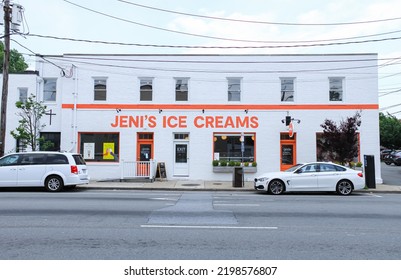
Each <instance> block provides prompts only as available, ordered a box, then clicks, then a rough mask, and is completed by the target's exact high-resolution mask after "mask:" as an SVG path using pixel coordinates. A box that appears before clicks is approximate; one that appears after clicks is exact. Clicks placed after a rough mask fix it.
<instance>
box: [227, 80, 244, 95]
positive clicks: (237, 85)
mask: <svg viewBox="0 0 401 280" xmlns="http://www.w3.org/2000/svg"><path fill="white" fill-rule="evenodd" d="M227 81H228V101H241V78H227Z"/></svg>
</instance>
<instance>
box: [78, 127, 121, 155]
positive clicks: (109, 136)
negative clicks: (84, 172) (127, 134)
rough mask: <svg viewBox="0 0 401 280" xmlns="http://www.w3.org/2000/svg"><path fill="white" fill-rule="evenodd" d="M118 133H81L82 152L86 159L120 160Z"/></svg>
mask: <svg viewBox="0 0 401 280" xmlns="http://www.w3.org/2000/svg"><path fill="white" fill-rule="evenodd" d="M119 138H120V136H119V134H118V133H81V134H80V139H81V140H80V154H82V155H83V157H84V159H85V161H106V162H107V161H118V160H119V150H120V148H119V142H120V141H119Z"/></svg>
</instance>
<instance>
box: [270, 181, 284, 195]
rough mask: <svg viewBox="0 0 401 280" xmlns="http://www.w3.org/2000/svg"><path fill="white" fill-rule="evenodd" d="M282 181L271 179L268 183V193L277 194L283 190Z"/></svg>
mask: <svg viewBox="0 0 401 280" xmlns="http://www.w3.org/2000/svg"><path fill="white" fill-rule="evenodd" d="M284 189H285V187H284V183H283V181H281V180H272V181H271V182H270V183H269V193H271V194H274V195H278V194H282V193H283V192H284Z"/></svg>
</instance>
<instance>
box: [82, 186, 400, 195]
mask: <svg viewBox="0 0 401 280" xmlns="http://www.w3.org/2000/svg"><path fill="white" fill-rule="evenodd" d="M79 189H82V190H144V191H145V190H146V191H197V192H204V191H226V192H232V191H234V192H255V193H263V192H262V191H257V190H255V189H244V188H234V187H233V188H167V187H118V186H112V187H100V186H93V187H89V186H77V187H76V190H79ZM322 193H324V192H322ZM353 193H371V194H375V193H381V194H383V193H391V194H401V192H400V191H396V190H387V191H386V190H376V189H367V190H357V191H354V192H353Z"/></svg>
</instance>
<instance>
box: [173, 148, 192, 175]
mask: <svg viewBox="0 0 401 280" xmlns="http://www.w3.org/2000/svg"><path fill="white" fill-rule="evenodd" d="M174 176H182V177H186V176H189V154H188V142H174Z"/></svg>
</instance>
